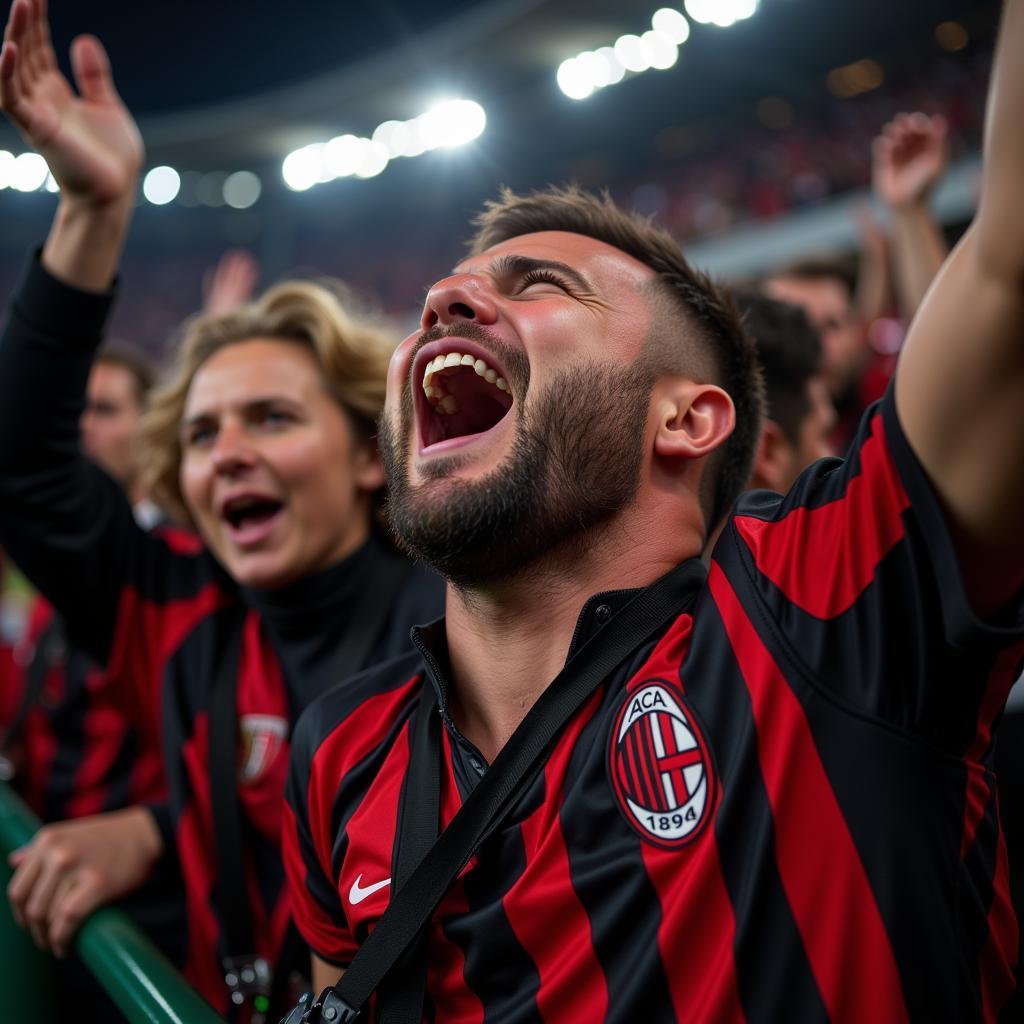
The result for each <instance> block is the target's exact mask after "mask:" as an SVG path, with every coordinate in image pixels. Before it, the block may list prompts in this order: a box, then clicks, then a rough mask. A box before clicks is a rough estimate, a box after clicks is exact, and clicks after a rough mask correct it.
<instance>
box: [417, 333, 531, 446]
mask: <svg viewBox="0 0 1024 1024" xmlns="http://www.w3.org/2000/svg"><path fill="white" fill-rule="evenodd" d="M436 348H437V354H436V355H432V356H430V357H429V358H427V359H425V360H422V359H421V360H418V361H417V368H416V370H415V374H416V379H417V384H418V386H417V387H416V388H415V392H416V419H417V421H418V423H419V433H420V448H421V450H424V451H425V450H426V449H428V448H430V447H431V446H432V445H436V444H440V443H441V442H443V441H451V440H454V439H456V438H470V437H475V436H479V435H482V434H486V433H487V432H488V431H489V430H491V429H492V428H494V427H496V426H497V425H498V423H500V422H501V420H503V419H504V418H505V416H506V414H507V413H508V411H509V409H511V408H512V392H511V391H510V389H509V385H508V382H507V381H506V380H505V378H504V377H503V376H502V375H501V373H500V371H499V370H497V369H495V368H494V366H492V364H491V362H490V361H488V359H487V358H486V356H485V355H484V354H482V353H480V352H479V351H478V350H477V349H476V347H475V346H473V347H472V349H471V348H470V346H468V345H467V344H466V343H465V342H464V341H463V340H462V339H460V338H452V339H450V340H446V341H444V342H442V343H440V345H439V346H436Z"/></svg>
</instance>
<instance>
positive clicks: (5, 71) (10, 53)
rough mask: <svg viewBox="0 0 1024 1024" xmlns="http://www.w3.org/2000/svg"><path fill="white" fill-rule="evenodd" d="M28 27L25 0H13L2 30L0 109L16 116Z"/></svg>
mask: <svg viewBox="0 0 1024 1024" xmlns="http://www.w3.org/2000/svg"><path fill="white" fill-rule="evenodd" d="M27 27H28V3H27V0H15V2H14V4H13V6H12V7H11V14H10V17H9V18H8V19H7V27H6V29H5V30H4V48H3V53H2V54H0V109H3V110H4V112H5V113H7V114H8V115H10V116H12V117H16V108H17V107H18V105H19V102H20V100H21V97H22V95H23V93H24V88H23V77H24V73H25V72H24V63H25V62H24V60H23V59H22V58H23V48H24V44H25V36H26V29H27Z"/></svg>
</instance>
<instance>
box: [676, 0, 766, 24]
mask: <svg viewBox="0 0 1024 1024" xmlns="http://www.w3.org/2000/svg"><path fill="white" fill-rule="evenodd" d="M684 6H685V8H686V13H687V14H688V15H689V16H690V17H691V18H693V20H694V21H696V22H699V23H700V24H701V25H717V26H718V28H729V26H730V25H735V24H736V22H737V21H746V19H747V18H749V17H751V16H752V15H753V14H754V12H755V11H756V10H757V6H758V0H686V2H685V4H684Z"/></svg>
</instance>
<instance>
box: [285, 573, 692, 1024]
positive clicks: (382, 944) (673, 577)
mask: <svg viewBox="0 0 1024 1024" xmlns="http://www.w3.org/2000/svg"><path fill="white" fill-rule="evenodd" d="M705 578H706V570H705V568H704V566H703V564H702V563H701V562H700V560H699V559H696V558H693V559H690V560H689V561H686V562H684V563H682V564H681V565H679V566H676V568H675V569H673V570H672V571H671V572H669V573H667V574H666V575H665V576H662V577H661V579H659V580H657V581H656V582H655V583H653V584H652V585H651V586H650V587H648V588H647V589H645V590H643V591H642V592H641V593H640V594H638V595H637V596H636V597H634V598H633V599H632V600H631V601H630V602H629V603H628V604H627V605H626V606H625V607H624V608H623V609H622V610H621V611H619V612H618V613H617V614H616V615H615V616H614V617H613V618H612V619H611V620H610V621H609V622H608V624H607V625H606V626H605V627H604V629H602V630H601V632H600V634H599V635H598V636H597V637H594V638H592V639H591V640H589V641H588V642H587V643H585V644H584V645H583V646H582V647H581V648H580V649H579V650H578V651H577V652H576V654H575V655H574V656H573V657H572V658H571V659H570V660H569V661H568V662H567V663H566V665H565V667H564V668H563V669H562V671H561V672H559V673H558V675H557V676H556V677H555V678H554V680H553V681H552V682H551V685H550V686H548V688H547V689H546V690H545V691H544V692H543V693H542V694H541V696H540V697H539V698H538V700H537V702H536V703H535V704H534V706H533V707H532V708H531V709H530V711H529V713H528V714H527V716H526V718H525V719H524V720H523V721H522V722H521V723H520V725H519V727H518V728H517V729H516V731H515V732H514V733H513V734H512V736H511V737H510V738H509V741H508V742H507V743H506V744H505V746H504V747H503V748H502V750H501V752H500V753H499V754H498V756H497V757H496V758H495V759H494V763H493V764H492V765H491V767H490V768H489V769H488V771H487V772H486V774H485V775H484V776H483V778H482V779H481V780H480V782H479V783H478V784H477V786H476V788H475V789H474V790H473V792H472V793H470V794H469V796H468V797H467V798H466V801H465V803H463V805H462V807H460V808H459V810H458V812H457V813H456V815H455V817H454V818H453V819H452V821H451V823H450V824H449V825H448V827H447V828H446V829H445V830H444V831H443V832H442V833H441V835H440V836H439V837H438V839H437V841H436V842H434V843H433V845H432V846H431V847H430V849H429V851H428V852H427V853H426V855H425V856H424V857H423V859H422V861H420V863H419V864H418V866H417V867H416V869H415V870H414V871H413V872H412V874H411V876H410V877H409V879H408V881H406V882H405V884H404V885H402V886H401V888H399V889H398V890H397V891H396V892H395V895H394V897H393V899H392V900H391V902H390V904H389V905H388V907H387V909H386V910H385V911H384V914H383V915H382V916H381V919H380V921H378V922H377V925H376V927H375V928H374V929H373V931H371V932H370V934H369V935H368V936H367V938H366V941H365V942H364V943H363V944H362V946H361V947H360V949H359V951H358V953H357V954H356V956H355V957H354V959H353V960H352V963H351V964H350V965H349V967H348V969H347V970H346V971H345V974H344V976H343V977H342V978H341V980H340V981H339V982H338V984H337V985H335V986H332V987H331V988H328V989H325V990H324V991H323V993H321V995H320V997H319V999H318V1000H317V1001H316V1003H313V1004H312V1005H310V1002H309V1000H306V1001H305V1002H304V1004H302V1006H301V1009H300V1007H296V1011H293V1014H292V1015H290V1016H289V1018H288V1019H289V1021H290V1020H292V1019H295V1020H307V1021H321V1020H323V1021H330V1022H331V1024H340V1022H343V1021H355V1020H358V1019H360V1018H361V1015H362V1013H363V1011H364V1010H365V1008H366V1006H367V1004H368V1002H369V999H370V996H371V995H372V994H373V993H374V991H376V990H377V989H378V988H379V987H380V986H381V984H382V982H384V981H385V979H388V978H389V976H390V974H391V972H392V971H393V969H394V968H395V966H396V965H397V964H399V963H402V964H403V966H407V963H406V961H405V960H404V959H403V954H404V953H405V952H406V950H407V949H409V948H410V947H413V948H415V946H416V944H417V940H418V939H419V938H420V936H421V935H422V933H423V932H424V930H425V928H426V925H427V923H428V922H429V920H430V918H431V916H432V915H433V913H434V911H435V909H436V908H437V906H438V904H439V903H440V902H441V900H442V899H443V898H444V896H445V893H447V892H448V890H449V889H450V888H451V886H452V884H453V883H454V882H455V880H456V878H457V877H458V876H459V873H460V872H461V871H462V869H463V868H464V867H465V865H466V864H467V863H468V862H469V860H470V858H471V857H472V856H473V854H474V853H475V852H476V850H477V849H478V848H479V846H480V844H481V843H482V842H483V841H484V840H485V839H486V838H487V837H488V836H489V835H490V834H491V833H492V832H493V831H494V830H495V829H496V828H497V827H498V826H499V825H500V823H501V821H502V819H503V817H504V815H505V814H506V812H507V811H508V810H509V809H510V808H511V807H512V806H513V805H514V803H515V802H516V800H517V799H518V798H519V797H520V796H521V795H522V794H523V793H524V792H525V791H526V789H527V788H528V787H529V785H530V783H531V782H532V781H533V779H535V778H536V776H537V773H538V772H539V771H540V770H541V769H542V768H543V765H544V763H545V761H546V760H547V757H548V755H549V754H550V752H551V750H552V748H553V746H554V744H555V741H556V740H557V738H558V736H559V735H560V734H561V732H562V730H563V729H564V727H565V726H566V724H567V723H568V722H569V720H570V719H571V718H572V716H573V715H574V714H575V713H576V711H577V710H578V709H579V708H580V707H582V705H583V704H584V703H585V702H586V700H587V698H588V697H589V696H590V695H591V694H592V693H594V691H595V690H596V689H597V688H598V686H600V685H601V683H602V682H603V681H604V680H605V679H607V678H608V676H609V675H610V674H611V673H612V672H613V671H614V670H615V669H616V668H617V667H618V666H619V665H620V664H621V663H622V662H623V661H625V660H626V659H627V658H628V657H630V655H632V654H633V653H634V652H635V651H636V650H637V649H638V648H639V647H640V646H641V645H642V644H643V643H644V642H645V641H646V640H648V639H650V638H651V637H652V636H654V635H655V634H657V633H658V632H659V631H660V630H662V629H663V628H664V627H665V626H667V625H668V623H669V622H671V621H672V620H673V619H674V618H676V617H678V616H679V615H681V614H682V613H683V612H684V611H686V610H687V609H688V608H689V607H690V606H691V605H692V603H693V601H694V600H695V599H696V596H697V593H698V591H699V589H700V587H701V585H702V584H703V582H704V580H705ZM428 689H429V688H428V687H424V693H423V697H422V698H421V704H426V703H429V705H430V707H431V708H432V710H433V712H434V714H433V716H432V717H436V704H435V703H434V700H433V699H432V697H428ZM416 736H419V730H416ZM440 758H441V744H440V742H439V740H438V741H434V742H433V744H432V750H431V751H430V759H431V762H432V765H436V766H437V769H436V776H434V775H431V779H432V780H435V778H436V781H431V785H438V786H439V784H440V767H439V766H440ZM424 765H425V761H424V760H423V759H421V758H420V756H419V755H418V754H417V751H416V746H415V740H414V750H413V756H412V758H411V759H410V768H409V772H410V773H413V772H420V771H422V770H423V767H424ZM431 771H432V772H433V771H434V769H433V768H431ZM434 820H435V825H434V827H435V829H436V821H437V819H436V818H435V819H434ZM403 824H404V821H403ZM401 841H402V842H404V837H402V840H401ZM383 991H387V989H386V988H385V989H384V990H383ZM296 1012H298V1013H299V1016H295V1014H296ZM404 1012H406V1013H407V1016H406V1017H404V1018H398V1017H394V1018H392V1019H390V1020H389V1021H388V1024H399V1020H402V1021H403V1022H405V1021H408V1022H413V1024H419V1021H420V1020H421V1019H422V1012H423V1004H422V995H421V997H420V1002H419V1004H418V1005H412V1006H409V1005H408V1004H406V1005H405V1007H404Z"/></svg>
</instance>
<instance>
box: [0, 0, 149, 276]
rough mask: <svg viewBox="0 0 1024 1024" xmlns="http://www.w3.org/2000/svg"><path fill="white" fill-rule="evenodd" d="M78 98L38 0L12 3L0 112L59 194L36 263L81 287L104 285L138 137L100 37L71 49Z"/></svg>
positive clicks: (117, 248)
mask: <svg viewBox="0 0 1024 1024" xmlns="http://www.w3.org/2000/svg"><path fill="white" fill-rule="evenodd" d="M71 65H72V68H73V70H74V74H75V83H76V85H77V86H78V90H79V91H78V94H77V95H76V94H75V92H74V90H73V89H72V88H71V86H70V84H69V83H68V81H67V79H66V78H65V77H64V76H63V75H62V74H61V72H60V69H59V68H58V67H57V60H56V57H55V55H54V52H53V46H52V44H51V42H50V30H49V24H48V22H47V17H46V3H45V0H15V2H14V3H13V5H12V6H11V13H10V18H9V20H8V23H7V30H6V32H5V34H4V47H3V54H2V56H0V109H3V112H4V113H5V114H6V115H7V117H8V118H10V120H11V121H12V122H13V123H14V125H15V127H16V128H17V129H18V130H19V131H20V132H21V134H22V136H23V137H24V139H25V141H26V142H27V143H28V144H29V145H30V146H32V148H33V149H36V150H37V151H38V152H39V153H41V154H42V155H43V157H45V158H46V162H47V163H48V164H49V166H50V171H51V172H52V173H53V176H54V178H55V179H56V180H57V184H58V185H60V191H61V200H60V206H59V207H58V211H57V216H56V218H55V219H54V222H53V228H52V229H51V231H50V235H49V237H48V238H47V240H46V246H45V247H44V249H43V265H44V266H45V267H46V268H47V270H49V271H50V272H51V273H52V274H53V275H54V276H56V277H57V278H59V279H60V280H61V281H63V282H64V283H65V284H68V285H71V286H73V287H75V288H81V289H83V290H85V291H95V292H100V291H104V290H106V289H107V288H109V287H110V285H111V283H112V281H113V278H114V274H115V273H116V271H117V264H118V260H119V259H120V256H121V249H122V247H123V245H124V239H125V236H126V234H127V230H128V222H129V220H130V219H131V211H132V205H133V203H134V200H135V188H136V185H137V182H138V176H139V170H140V168H141V166H142V157H143V149H142V139H141V137H140V136H139V132H138V129H137V128H136V126H135V122H134V120H132V116H131V114H130V113H129V112H128V110H127V109H126V108H125V106H124V104H123V103H122V102H121V98H120V97H119V96H118V94H117V90H116V89H115V88H114V83H113V80H112V78H111V76H110V63H109V61H108V60H107V55H106V52H105V51H104V49H103V47H102V45H101V44H100V42H99V40H98V39H96V38H95V37H93V36H79V37H78V38H77V39H76V40H75V41H74V43H73V44H72V47H71Z"/></svg>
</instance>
